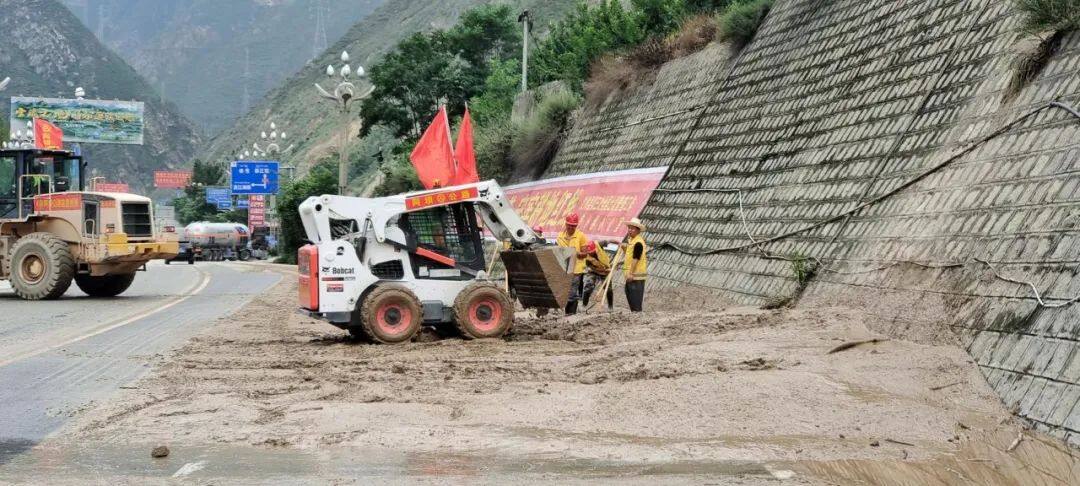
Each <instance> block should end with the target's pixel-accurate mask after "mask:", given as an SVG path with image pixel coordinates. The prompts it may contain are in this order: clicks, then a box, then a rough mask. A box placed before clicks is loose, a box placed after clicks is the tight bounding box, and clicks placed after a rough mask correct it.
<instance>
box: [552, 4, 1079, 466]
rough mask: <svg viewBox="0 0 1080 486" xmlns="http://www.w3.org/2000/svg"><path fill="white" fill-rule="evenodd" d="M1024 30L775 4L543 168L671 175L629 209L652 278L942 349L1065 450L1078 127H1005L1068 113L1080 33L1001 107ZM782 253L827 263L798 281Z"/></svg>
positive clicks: (1074, 409)
mask: <svg viewBox="0 0 1080 486" xmlns="http://www.w3.org/2000/svg"><path fill="white" fill-rule="evenodd" d="M1018 20H1019V19H1018V17H1017V15H1016V13H1015V12H1013V11H1011V3H1010V2H1007V1H1003V0H995V1H989V0H970V1H960V0H927V1H921V2H898V1H895V0H864V1H857V2H856V1H827V0H778V1H777V3H776V6H775V7H774V9H773V11H772V12H771V13H770V15H769V17H768V18H767V20H766V22H765V24H764V25H763V26H762V28H761V29H760V31H759V32H758V35H757V37H756V38H755V40H754V42H753V43H751V44H750V45H749V46H747V47H746V48H745V49H744V50H743V51H742V52H741V54H739V55H738V57H737V58H734V59H733V58H732V57H731V56H730V53H729V51H727V50H726V49H723V48H719V47H716V48H713V49H711V50H709V51H706V52H703V53H700V54H698V55H696V56H694V57H691V58H687V59H684V60H680V61H676V62H675V63H672V64H673V65H672V66H670V69H669V70H668V72H669V74H670V76H669V77H665V76H664V75H663V74H661V76H660V77H659V78H658V80H657V84H656V85H655V86H654V89H645V90H641V91H640V92H638V94H636V95H634V96H631V97H630V98H629V99H626V100H622V101H620V102H616V103H612V104H609V105H607V106H606V107H605V108H604V109H602V110H601V111H600V112H599V113H596V114H592V115H584V116H582V117H581V118H580V119H579V123H578V125H576V126H575V130H574V132H573V133H572V135H571V137H570V139H569V140H568V141H567V143H566V144H565V145H564V150H563V153H561V154H560V155H559V157H558V158H557V159H556V161H555V162H554V163H553V165H552V167H551V169H550V170H549V174H550V175H552V176H554V175H565V174H570V173H577V172H589V171H593V170H612V169H621V168H632V167H643V166H658V165H672V168H671V170H670V171H669V174H668V176H667V178H666V179H665V180H664V182H663V183H662V184H661V187H660V190H659V191H658V192H657V193H656V194H655V195H654V196H653V199H652V200H651V201H650V203H649V205H648V206H647V208H646V209H645V211H644V214H643V219H645V221H646V223H647V224H648V225H649V228H650V231H649V237H650V239H651V243H652V244H653V246H654V247H655V249H654V251H653V253H652V254H651V256H652V261H654V262H655V263H654V264H653V267H652V268H651V269H650V273H651V274H652V277H651V278H652V285H656V286H673V285H685V284H692V285H696V286H701V287H706V288H710V289H713V290H714V291H716V292H717V293H719V294H722V295H723V296H725V297H727V298H732V299H735V300H737V301H741V302H745V303H751V304H761V303H765V302H767V301H775V300H780V299H785V298H790V297H798V298H799V305H848V306H852V307H856V308H862V309H865V310H866V312H867V313H868V314H869V315H870V316H872V317H873V321H874V322H876V323H878V324H877V325H878V327H879V328H880V329H881V330H883V331H885V332H889V333H892V334H898V335H904V336H907V337H911V338H915V339H926V340H935V341H938V340H942V339H955V340H957V341H958V342H959V344H961V345H962V346H965V347H966V348H967V349H968V350H969V351H970V353H971V355H972V357H973V358H974V359H975V360H976V361H977V362H978V364H979V366H980V367H981V368H982V370H983V371H984V374H985V375H986V377H987V379H988V380H989V382H990V383H991V384H992V385H993V387H994V388H995V389H996V390H997V391H998V393H999V394H1000V395H1001V397H1002V399H1003V400H1004V401H1005V402H1006V405H1008V406H1009V407H1013V408H1014V409H1015V410H1016V411H1017V413H1018V414H1019V415H1020V416H1022V417H1024V418H1026V419H1029V420H1031V421H1032V422H1033V423H1034V424H1035V425H1036V426H1037V427H1039V428H1040V429H1042V430H1045V431H1048V432H1050V433H1052V434H1055V435H1057V436H1059V437H1062V438H1065V439H1067V440H1068V441H1070V442H1071V443H1073V444H1077V445H1080V405H1078V403H1080V385H1078V383H1080V352H1078V348H1080V346H1078V339H1080V304H1077V305H1064V306H1063V307H1059V308H1054V307H1052V306H1055V305H1062V304H1065V303H1066V302H1067V301H1068V300H1069V299H1072V298H1073V297H1075V296H1077V295H1080V279H1077V278H1076V272H1077V268H1078V265H1080V233H1078V232H1077V230H1076V225H1077V223H1078V222H1080V119H1077V118H1075V117H1074V116H1073V115H1071V114H1070V113H1068V112H1067V111H1066V110H1064V109H1060V108H1050V109H1045V110H1043V111H1041V112H1039V113H1038V114H1036V115H1034V116H1031V117H1029V118H1026V119H1023V120H1022V121H1020V122H1018V123H1015V124H1013V123H1012V122H1014V121H1016V120H1017V119H1018V118H1019V117H1021V116H1023V115H1025V114H1027V113H1030V112H1031V110H1033V109H1036V108H1039V107H1043V106H1045V105H1046V104H1047V103H1048V102H1050V101H1053V100H1056V99H1060V100H1062V101H1064V102H1066V103H1069V104H1071V105H1073V106H1077V105H1080V34H1077V33H1072V34H1069V35H1067V36H1066V37H1065V38H1064V39H1063V40H1062V42H1061V47H1060V49H1059V50H1058V52H1057V53H1056V54H1055V55H1054V56H1053V57H1052V58H1051V60H1050V62H1049V64H1048V65H1047V66H1046V68H1045V69H1044V70H1043V71H1042V72H1041V73H1040V74H1039V75H1038V76H1037V77H1036V78H1035V79H1034V81H1033V82H1032V83H1031V84H1030V85H1028V86H1027V87H1025V88H1024V89H1022V90H1021V91H1020V92H1019V93H1018V94H1016V95H1015V96H1007V95H1006V89H1007V87H1008V85H1009V82H1010V79H1011V78H1012V75H1013V72H1014V71H1015V70H1014V68H1013V66H1014V62H1015V59H1016V58H1017V51H1018V50H1019V49H1021V48H1023V47H1030V46H1027V45H1026V44H1025V42H1026V41H1020V42H1018V39H1019V38H1020V37H1021V36H1019V34H1018V33H1017V24H1018ZM676 79H680V80H682V81H675V80H676ZM680 92H681V93H682V94H680ZM700 104H703V105H702V106H704V108H703V110H704V111H700V112H698V111H697V110H693V111H689V112H686V114H685V115H677V116H672V117H670V118H666V119H665V120H664V121H663V122H654V123H651V124H635V123H636V122H637V121H639V120H640V119H641V117H642V116H643V113H659V114H663V113H665V112H669V110H673V111H670V112H677V111H679V108H680V107H682V106H685V107H691V106H694V105H700ZM698 116H700V117H701V118H700V119H698ZM602 127H627V128H617V129H613V130H605V131H603V132H601V131H600V128H602ZM998 131H1000V132H1001V134H1000V135H997V136H994V137H992V138H990V139H989V140H986V141H984V139H986V138H987V137H988V136H990V135H992V134H994V133H995V132H998ZM933 168H937V169H936V170H934V171H932V172H930V173H927V171H929V170H931V169H933ZM735 189H737V190H739V191H741V192H716V190H726V191H731V190H735ZM898 189H899V190H898ZM740 198H741V200H742V204H743V207H744V208H745V213H744V212H741V211H740V209H739V207H740ZM879 198H882V199H881V200H880V201H878V202H876V203H875V204H872V205H870V206H869V207H866V208H864V209H862V210H860V211H858V212H856V213H854V214H852V215H851V217H850V218H848V217H841V218H839V219H837V220H836V221H833V222H831V223H828V224H819V223H820V222H822V221H828V220H829V219H830V218H834V217H836V216H838V215H845V214H846V213H848V212H850V211H852V210H853V209H855V208H857V207H859V206H860V205H862V204H864V203H866V202H868V201H875V200H877V199H879ZM744 218H745V220H746V221H747V224H745V225H744V224H743V219H744ZM804 228H805V229H807V230H806V231H803V232H799V233H798V234H795V235H791V236H789V237H785V238H781V239H778V240H776V241H771V242H769V243H767V244H764V245H761V246H755V245H751V244H750V243H751V239H750V237H749V236H748V235H747V233H749V234H750V235H752V236H753V238H754V240H755V241H761V240H768V239H769V238H772V237H776V236H778V235H783V234H785V233H788V232H790V231H793V230H799V229H804ZM678 249H681V250H682V251H679V250H678ZM722 250H727V251H722ZM794 255H802V256H807V257H810V258H811V259H817V260H820V261H821V265H820V267H819V268H818V271H817V274H816V276H815V277H814V278H813V279H811V280H810V281H809V282H807V285H805V286H804V285H800V282H798V281H797V280H796V278H795V272H794V271H793V263H792V262H791V261H788V260H789V259H791V257H792V256H794ZM976 259H981V260H983V261H986V262H990V263H991V264H992V265H993V266H992V267H991V266H988V265H986V264H984V263H979V262H978V261H977V260H976ZM811 261H812V260H811ZM1000 277H1010V278H1013V279H1016V280H1021V281H1030V282H1032V283H1033V284H1034V285H1035V286H1036V287H1038V289H1039V291H1040V292H1042V296H1043V299H1044V301H1045V302H1044V303H1045V304H1048V306H1044V305H1040V304H1039V303H1038V302H1037V300H1036V298H1035V294H1034V292H1032V290H1031V289H1030V288H1029V287H1028V286H1026V285H1022V284H1018V283H1014V282H1009V281H1007V280H1005V279H1002V278H1000Z"/></svg>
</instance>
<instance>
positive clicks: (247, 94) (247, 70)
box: [240, 46, 251, 113]
mask: <svg viewBox="0 0 1080 486" xmlns="http://www.w3.org/2000/svg"><path fill="white" fill-rule="evenodd" d="M243 84H244V97H243V100H242V101H241V103H242V106H241V107H240V108H241V110H240V112H241V113H247V111H248V108H249V107H250V106H251V91H250V88H249V86H251V48H250V47H248V46H244V83H243Z"/></svg>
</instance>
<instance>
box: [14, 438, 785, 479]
mask: <svg viewBox="0 0 1080 486" xmlns="http://www.w3.org/2000/svg"><path fill="white" fill-rule="evenodd" d="M151 448H152V447H151V446H150V445H145V444H140V445H122V446H117V445H112V444H83V445H43V446H37V447H34V448H32V449H31V450H29V451H25V452H24V453H23V454H21V455H19V456H18V457H15V458H14V459H13V460H11V461H10V462H9V463H7V464H5V465H3V466H0V473H2V474H0V475H2V476H3V477H5V478H8V479H11V480H16V481H18V480H20V479H22V480H31V479H36V480H40V479H42V478H49V479H50V480H54V481H59V482H63V481H65V480H77V479H78V478H87V477H94V478H98V479H102V480H106V479H110V478H115V479H118V480H123V481H125V482H126V481H135V482H140V481H147V480H160V479H162V478H170V477H180V478H184V479H188V480H198V481H206V480H211V479H216V480H228V481H229V482H237V481H242V482H259V483H261V482H273V483H307V482H308V481H312V480H316V479H319V478H340V477H347V478H381V479H387V478H399V479H407V478H412V479H425V478H447V477H459V478H470V477H471V478H486V479H491V478H505V479H507V480H509V479H512V478H530V477H534V476H535V477H536V478H549V477H552V476H554V477H573V478H597V479H599V478H616V477H624V478H625V477H639V478H640V477H654V478H671V477H687V476H704V477H740V478H751V479H753V478H757V479H761V480H772V479H773V478H774V476H773V473H772V472H770V470H771V469H770V467H769V466H767V465H766V464H764V463H758V462H752V461H702V462H693V461H685V462H664V463H647V462H646V463H627V462H625V461H605V460H586V459H565V458H560V457H546V456H545V457H509V458H508V457H504V456H497V455H466V454H441V453H428V454H393V453H390V452H387V451H385V450H365V449H361V448H334V449H324V450H319V449H285V448H282V449H266V448H257V447H246V446H199V447H186V446H175V447H171V451H170V454H169V456H168V457H165V458H161V459H153V458H151V457H150V450H151ZM534 479H535V478H534Z"/></svg>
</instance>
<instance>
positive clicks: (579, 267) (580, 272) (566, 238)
mask: <svg viewBox="0 0 1080 486" xmlns="http://www.w3.org/2000/svg"><path fill="white" fill-rule="evenodd" d="M580 221H581V218H580V217H579V216H578V215H577V213H573V214H570V215H569V216H567V217H566V226H565V228H564V229H563V231H562V232H560V233H559V237H558V238H556V239H555V243H556V244H557V245H559V246H562V247H566V248H573V249H574V252H575V256H576V257H577V258H576V259H575V260H574V280H573V283H571V284H570V300H568V301H567V302H566V315H574V314H577V307H578V300H580V299H581V293H582V291H583V290H584V286H585V257H586V254H585V245H587V244H588V243H589V239H588V238H586V237H585V233H582V232H580V231H578V229H577V227H578V223H579V222H580Z"/></svg>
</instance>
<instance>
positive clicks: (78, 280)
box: [75, 273, 135, 297]
mask: <svg viewBox="0 0 1080 486" xmlns="http://www.w3.org/2000/svg"><path fill="white" fill-rule="evenodd" d="M134 281H135V274H134V273H129V274H123V275H105V276H101V277H91V276H89V275H76V276H75V285H78V286H79V290H82V291H83V292H85V293H86V295H89V296H90V297H116V296H117V295H120V294H122V293H124V291H126V290H127V289H128V287H131V283H132V282H134Z"/></svg>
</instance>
